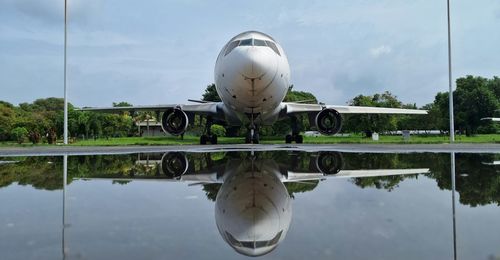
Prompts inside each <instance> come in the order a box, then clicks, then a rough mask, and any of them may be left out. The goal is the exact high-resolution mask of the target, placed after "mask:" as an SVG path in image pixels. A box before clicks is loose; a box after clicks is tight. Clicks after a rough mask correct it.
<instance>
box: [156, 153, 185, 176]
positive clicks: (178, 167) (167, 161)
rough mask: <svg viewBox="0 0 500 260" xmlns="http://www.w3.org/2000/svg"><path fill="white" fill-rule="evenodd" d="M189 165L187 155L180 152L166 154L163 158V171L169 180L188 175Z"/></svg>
mask: <svg viewBox="0 0 500 260" xmlns="http://www.w3.org/2000/svg"><path fill="white" fill-rule="evenodd" d="M188 167H189V163H188V159H187V158H186V155H184V154H182V153H179V152H172V153H165V154H164V155H163V157H161V170H162V171H163V174H165V175H166V176H167V177H169V178H177V177H180V176H181V175H183V174H184V173H186V171H187V170H188Z"/></svg>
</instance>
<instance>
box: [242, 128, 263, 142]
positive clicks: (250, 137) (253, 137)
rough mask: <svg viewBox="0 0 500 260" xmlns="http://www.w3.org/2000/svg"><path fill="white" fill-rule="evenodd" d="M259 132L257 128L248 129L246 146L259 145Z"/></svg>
mask: <svg viewBox="0 0 500 260" xmlns="http://www.w3.org/2000/svg"><path fill="white" fill-rule="evenodd" d="M259 137H260V136H259V131H257V128H255V129H252V128H250V129H248V132H247V135H246V137H245V143H246V144H258V143H259Z"/></svg>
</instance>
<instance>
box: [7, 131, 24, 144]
mask: <svg viewBox="0 0 500 260" xmlns="http://www.w3.org/2000/svg"><path fill="white" fill-rule="evenodd" d="M10 135H11V137H12V139H13V140H14V141H16V142H17V143H19V144H21V143H23V142H24V140H25V139H26V136H27V135H28V130H26V128H24V127H16V128H14V129H12V131H10Z"/></svg>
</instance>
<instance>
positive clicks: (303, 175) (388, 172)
mask: <svg viewBox="0 0 500 260" xmlns="http://www.w3.org/2000/svg"><path fill="white" fill-rule="evenodd" d="M428 172H429V169H428V168H417V169H380V170H379V169H375V170H340V171H339V172H338V173H337V174H331V175H324V174H323V173H319V172H318V173H311V172H292V171H289V172H288V176H287V177H286V178H285V179H283V182H296V181H308V180H318V179H325V178H326V177H329V178H363V177H380V176H392V175H407V174H419V173H428Z"/></svg>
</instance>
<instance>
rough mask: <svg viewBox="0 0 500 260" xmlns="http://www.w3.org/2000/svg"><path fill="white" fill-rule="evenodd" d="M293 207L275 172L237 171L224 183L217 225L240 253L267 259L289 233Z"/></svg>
mask: <svg viewBox="0 0 500 260" xmlns="http://www.w3.org/2000/svg"><path fill="white" fill-rule="evenodd" d="M291 219H292V205H291V201H290V196H289V195H288V192H287V189H286V187H285V185H284V184H283V183H282V182H281V181H280V179H279V178H278V177H277V176H276V173H274V172H271V171H266V170H262V171H236V172H234V173H233V174H232V175H231V176H229V178H228V179H226V180H225V181H224V184H223V185H222V187H221V189H220V190H219V192H218V194H217V199H216V202H215V221H216V224H217V228H218V229H219V232H220V234H221V236H222V237H223V238H224V240H225V241H226V242H227V243H228V244H229V245H230V246H231V247H232V248H234V250H236V251H237V252H238V253H241V254H243V255H247V256H259V255H264V254H267V253H269V252H270V251H272V250H273V249H275V248H276V247H277V245H278V243H279V242H281V241H282V240H283V239H284V238H285V235H286V233H287V231H288V228H289V226H290V222H291Z"/></svg>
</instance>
